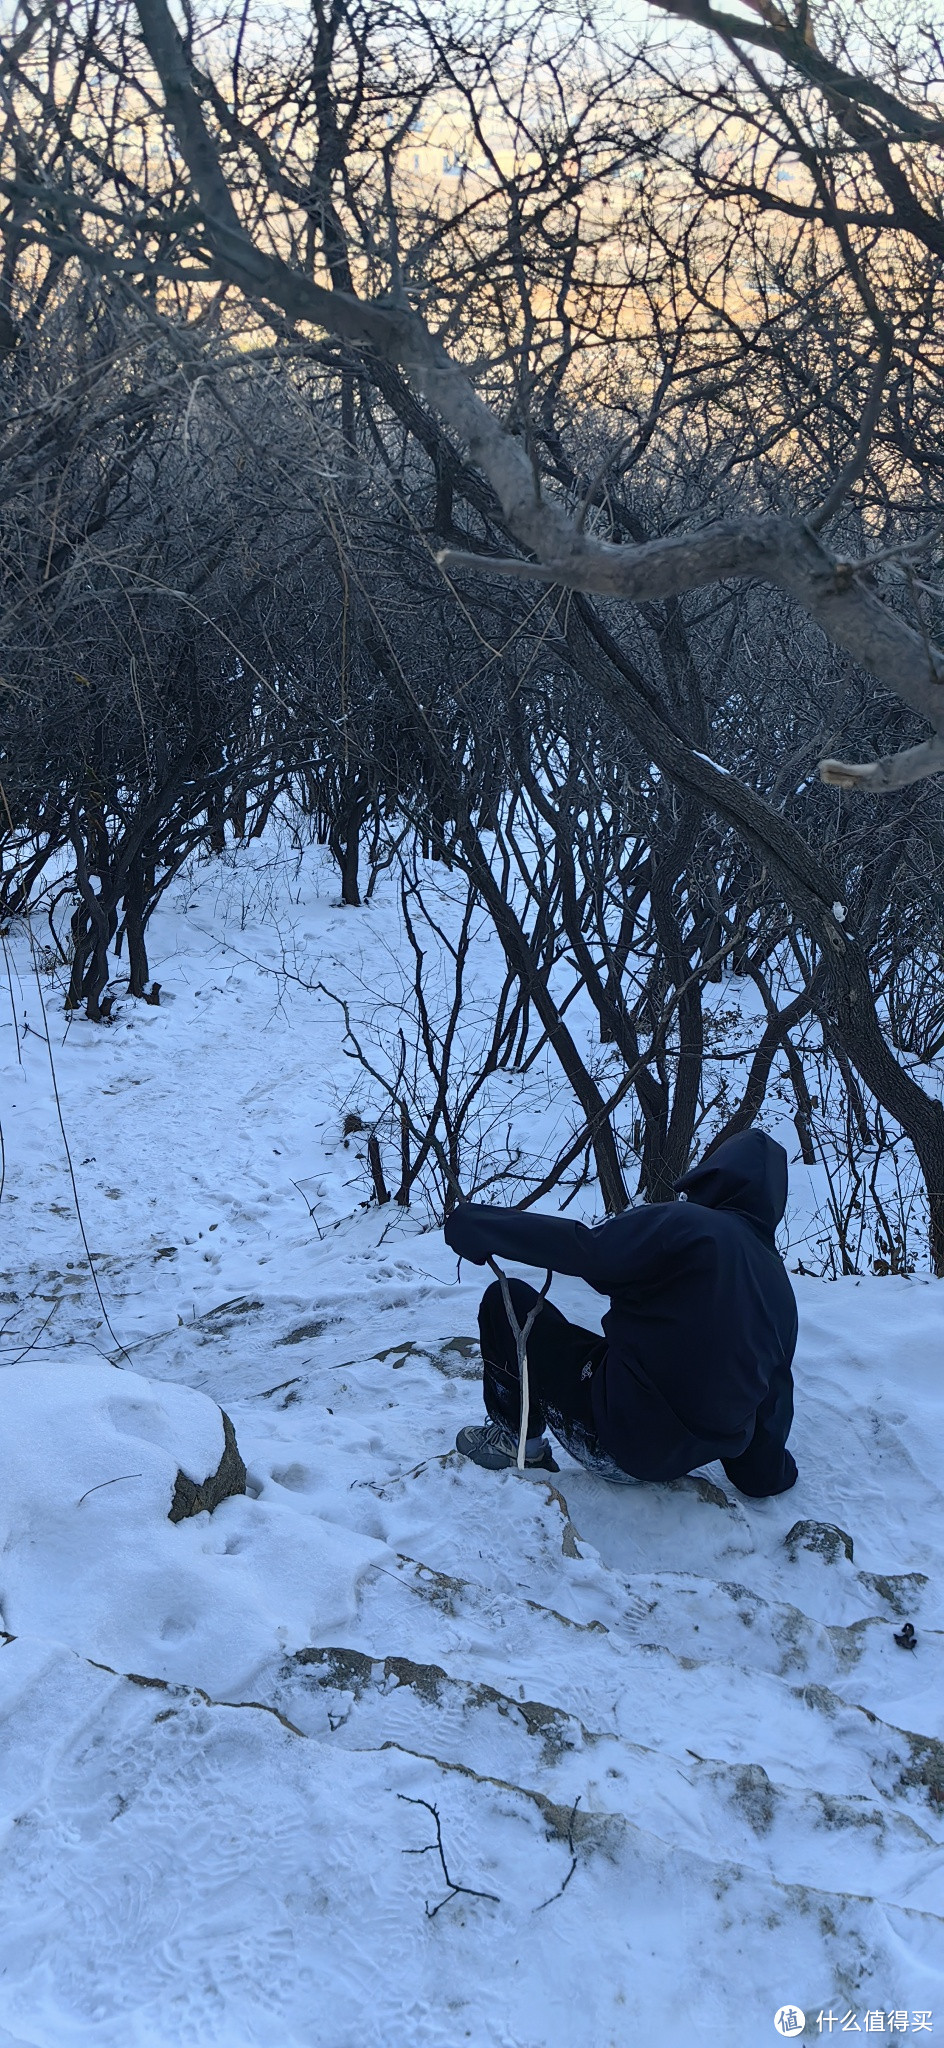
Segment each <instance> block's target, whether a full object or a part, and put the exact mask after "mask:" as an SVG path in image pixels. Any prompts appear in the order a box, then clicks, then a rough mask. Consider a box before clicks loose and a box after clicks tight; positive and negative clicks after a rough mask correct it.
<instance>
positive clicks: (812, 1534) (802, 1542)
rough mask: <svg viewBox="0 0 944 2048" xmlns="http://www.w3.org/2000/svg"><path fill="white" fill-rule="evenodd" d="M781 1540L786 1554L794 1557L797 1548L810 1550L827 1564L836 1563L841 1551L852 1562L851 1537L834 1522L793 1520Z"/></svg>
mask: <svg viewBox="0 0 944 2048" xmlns="http://www.w3.org/2000/svg"><path fill="white" fill-rule="evenodd" d="M783 1541H784V1548H785V1549H786V1551H787V1553H788V1555H789V1556H790V1557H791V1558H794V1559H795V1558H796V1554H797V1551H798V1550H812V1551H813V1552H814V1553H815V1555H816V1556H817V1557H822V1558H824V1559H825V1561H826V1563H827V1564H836V1563H837V1561H838V1558H839V1553H840V1551H842V1552H843V1553H844V1555H845V1556H846V1557H847V1558H848V1560H849V1563H850V1564H851V1563H852V1537H851V1536H850V1535H848V1533H847V1531H846V1530H845V1529H840V1528H839V1527H838V1525H837V1524H836V1523H835V1522H794V1524H793V1528H792V1529H789V1530H788V1531H787V1534H786V1536H785V1537H784V1539H783Z"/></svg>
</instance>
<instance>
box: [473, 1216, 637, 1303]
mask: <svg viewBox="0 0 944 2048" xmlns="http://www.w3.org/2000/svg"><path fill="white" fill-rule="evenodd" d="M658 1214H659V1212H658V1210H656V1209H646V1208H641V1209H631V1210H627V1211H626V1213H625V1214H624V1215H622V1216H612V1217H610V1218H609V1219H608V1220H607V1222H605V1223H596V1224H594V1225H593V1226H592V1228H588V1226H587V1225H586V1224H585V1223H573V1222H571V1221H570V1219H569V1218H568V1217H566V1216H541V1215H537V1216H532V1215H529V1214H528V1212H527V1210H521V1209H498V1208H494V1207H492V1206H491V1205H490V1204H489V1203H487V1202H460V1204H459V1206H458V1208H456V1209H453V1211H452V1214H451V1216H448V1217H447V1219H446V1224H445V1238H446V1243H447V1244H448V1246H449V1247H450V1250H451V1251H454V1252H458V1254H459V1257H460V1259H470V1260H471V1262H472V1264H473V1265H475V1266H484V1264H485V1262H486V1260H487V1259H488V1258H489V1257H495V1258H500V1259H515V1260H519V1261H520V1262H521V1264H522V1265H524V1266H544V1267H547V1266H550V1268H551V1270H552V1271H553V1272H555V1273H572V1274H574V1275H575V1277H576V1278H577V1279H578V1280H586V1281H587V1283H588V1285H589V1286H591V1287H595V1288H596V1289H597V1291H598V1293H600V1294H609V1293H610V1291H611V1289H612V1288H613V1287H615V1286H618V1285H619V1284H620V1282H622V1281H626V1280H628V1279H632V1278H633V1277H634V1276H635V1274H636V1273H637V1271H639V1269H640V1268H641V1266H642V1265H643V1264H644V1263H645V1262H646V1256H647V1253H648V1250H649V1247H650V1245H652V1244H653V1240H654V1237H655V1234H656V1231H657V1228H658Z"/></svg>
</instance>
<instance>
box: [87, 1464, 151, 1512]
mask: <svg viewBox="0 0 944 2048" xmlns="http://www.w3.org/2000/svg"><path fill="white" fill-rule="evenodd" d="M143 1478H144V1473H143V1472H117V1473H116V1474H115V1477H114V1479H100V1480H99V1482H98V1485H97V1486H90V1487H89V1488H88V1489H87V1491H86V1492H85V1493H83V1494H82V1495H81V1496H80V1498H79V1499H78V1500H77V1501H76V1507H77V1508H80V1507H81V1506H82V1502H83V1500H88V1497H89V1494H90V1493H101V1490H102V1487H103V1486H120V1485H121V1482H122V1480H123V1479H143Z"/></svg>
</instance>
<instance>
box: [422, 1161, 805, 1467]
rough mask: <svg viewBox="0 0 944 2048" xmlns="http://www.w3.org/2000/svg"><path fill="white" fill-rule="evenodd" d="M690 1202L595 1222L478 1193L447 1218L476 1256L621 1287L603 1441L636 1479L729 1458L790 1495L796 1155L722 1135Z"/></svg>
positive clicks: (607, 1323)
mask: <svg viewBox="0 0 944 2048" xmlns="http://www.w3.org/2000/svg"><path fill="white" fill-rule="evenodd" d="M678 1192H679V1194H680V1195H682V1196H684V1197H685V1199H684V1200H683V1201H680V1202H659V1203H652V1204H646V1205H644V1206H642V1207H640V1208H638V1209H628V1210H627V1211H626V1212H625V1214H624V1215H622V1216H613V1217H611V1218H609V1220H608V1221H607V1222H605V1223H598V1224H595V1225H593V1226H588V1225H586V1224H583V1223H573V1222H570V1221H569V1220H568V1219H567V1218H566V1217H563V1216H531V1215H528V1214H527V1212H522V1211H521V1210H515V1209H496V1208H491V1207H489V1206H488V1205H486V1204H485V1203H472V1202H466V1203H462V1204H460V1206H459V1207H458V1208H457V1209H454V1210H453V1212H452V1215H451V1216H450V1217H449V1218H448V1220H447V1223H446V1242H447V1244H449V1245H450V1246H451V1247H452V1250H453V1251H455V1252H458V1253H459V1255H460V1257H461V1258H463V1259H471V1260H472V1261H474V1263H476V1264H477V1265H483V1264H484V1263H485V1260H486V1258H488V1257H489V1256H490V1255H493V1254H494V1255H495V1256H496V1257H499V1258H506V1259H516V1260H520V1261H521V1262H522V1263H524V1264H525V1265H531V1266H544V1267H547V1266H550V1267H551V1268H552V1269H553V1270H554V1271H555V1272H557V1273H573V1274H575V1275H576V1276H577V1277H578V1279H581V1280H586V1281H587V1282H588V1283H589V1285H590V1286H591V1287H595V1288H596V1289H597V1290H598V1292H599V1293H601V1294H608V1295H609V1297H610V1307H609V1309H608V1311H607V1313H606V1315H605V1316H604V1317H603V1329H604V1334H605V1336H606V1341H607V1351H606V1356H605V1358H604V1360H603V1363H602V1364H601V1366H600V1367H599V1368H598V1370H597V1371H596V1372H595V1374H594V1379H593V1389H592V1391H593V1406H594V1413H595V1416H596V1424H597V1430H598V1434H599V1438H600V1443H601V1445H602V1447H603V1449H604V1450H606V1451H608V1452H609V1454H610V1456H611V1457H612V1458H615V1459H616V1461H617V1463H618V1464H619V1465H621V1466H622V1467H623V1470H624V1471H625V1472H630V1473H632V1474H633V1477H634V1478H636V1479H676V1478H679V1477H680V1476H681V1474H682V1473H684V1472H691V1471H692V1470H693V1469H694V1467H695V1466H697V1465H704V1464H707V1463H709V1462H710V1460H711V1459H713V1458H720V1459H721V1461H722V1463H723V1465H724V1469H725V1471H726V1473H727V1475H728V1478H729V1479H730V1480H731V1481H732V1482H733V1484H734V1485H735V1486H737V1487H738V1488H740V1491H741V1492H742V1493H747V1494H752V1495H754V1496H755V1497H758V1498H759V1497H762V1496H763V1495H765V1494H771V1493H785V1492H786V1490H787V1488H788V1487H789V1486H792V1485H793V1484H794V1481H795V1479H796V1476H797V1468H796V1465H795V1464H794V1461H793V1459H792V1457H791V1455H790V1452H789V1451H788V1450H787V1448H786V1442H787V1437H788V1436H789V1433H790V1425H791V1423H792V1421H793V1377H792V1373H791V1370H790V1368H791V1363H792V1360H793V1352H794V1347H795V1344H796V1334H797V1314H796V1303H795V1301H794V1298H793V1289H792V1287H791V1285H790V1282H789V1279H788V1278H787V1272H786V1268H785V1266H784V1264H783V1260H782V1259H781V1257H780V1254H779V1252H778V1251H777V1248H776V1245H775V1242H774V1232H775V1230H776V1228H777V1225H778V1223H779V1222H780V1219H781V1217H782V1215H783V1212H784V1209H785V1207H786V1200H787V1155H786V1153H785V1152H784V1150H783V1147H782V1145H777V1144H775V1143H774V1140H773V1139H772V1138H768V1137H767V1136H766V1135H765V1134H764V1132H763V1131H756V1130H754V1131H744V1132H742V1133H741V1134H740V1136H738V1137H736V1138H729V1139H728V1140H727V1142H726V1143H725V1144H724V1145H719V1147H718V1150H717V1151H716V1152H713V1153H712V1154H711V1155H710V1157H709V1158H708V1159H706V1160H705V1161H704V1162H703V1164H702V1165H700V1166H696V1167H693V1169H692V1171H691V1172H690V1173H687V1174H686V1175H685V1176H684V1179H682V1180H680V1181H679V1182H678Z"/></svg>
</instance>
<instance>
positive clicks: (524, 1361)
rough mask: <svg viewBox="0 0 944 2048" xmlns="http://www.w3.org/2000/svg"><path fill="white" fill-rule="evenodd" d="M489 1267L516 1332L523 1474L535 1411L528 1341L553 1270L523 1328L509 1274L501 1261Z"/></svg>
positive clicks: (546, 1275) (518, 1462) (495, 1260)
mask: <svg viewBox="0 0 944 2048" xmlns="http://www.w3.org/2000/svg"><path fill="white" fill-rule="evenodd" d="M488 1264H489V1265H490V1266H491V1269H492V1272H493V1273H496V1274H497V1276H498V1283H499V1286H500V1287H501V1291H502V1301H503V1302H504V1304H505V1314H506V1316H507V1317H508V1324H509V1328H510V1329H511V1330H513V1332H514V1338H515V1349H516V1351H517V1353H518V1380H519V1384H520V1386H521V1422H520V1425H519V1429H518V1456H517V1458H516V1461H515V1462H516V1464H517V1467H518V1470H519V1472H523V1471H524V1462H525V1450H526V1446H527V1441H528V1415H529V1411H530V1407H531V1390H530V1387H529V1384H528V1338H529V1337H530V1335H531V1331H532V1329H533V1327H534V1324H535V1322H536V1320H537V1317H538V1316H539V1315H540V1313H541V1310H542V1308H543V1307H544V1303H545V1301H546V1300H547V1292H548V1288H549V1287H550V1284H551V1281H552V1280H553V1278H554V1275H553V1273H552V1271H551V1268H550V1266H549V1267H548V1269H547V1272H546V1273H545V1275H544V1285H543V1287H542V1288H541V1291H540V1293H539V1295H538V1298H537V1301H536V1302H535V1303H534V1306H533V1308H531V1309H529V1311H528V1314H527V1316H526V1318H525V1321H524V1323H523V1324H520V1323H519V1322H518V1318H517V1316H516V1315H515V1311H514V1308H513V1306H512V1300H511V1289H510V1287H509V1285H508V1277H507V1274H505V1273H503V1272H502V1269H501V1267H500V1265H499V1264H498V1261H497V1259H493V1258H491V1257H490V1258H489V1260H488Z"/></svg>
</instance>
